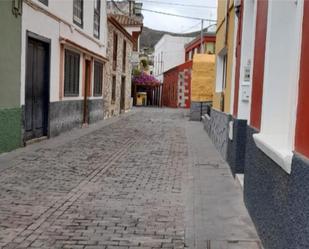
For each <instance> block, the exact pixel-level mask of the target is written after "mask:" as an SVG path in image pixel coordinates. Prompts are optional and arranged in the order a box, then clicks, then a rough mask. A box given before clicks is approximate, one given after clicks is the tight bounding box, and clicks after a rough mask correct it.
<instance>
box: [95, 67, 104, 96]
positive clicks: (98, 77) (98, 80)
mask: <svg viewBox="0 0 309 249" xmlns="http://www.w3.org/2000/svg"><path fill="white" fill-rule="evenodd" d="M93 71H94V76H93V82H94V83H93V95H94V96H102V83H103V64H102V63H100V62H98V61H95V62H94V69H93Z"/></svg>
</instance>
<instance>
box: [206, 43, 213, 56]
mask: <svg viewBox="0 0 309 249" xmlns="http://www.w3.org/2000/svg"><path fill="white" fill-rule="evenodd" d="M214 53H215V43H214V42H207V43H206V54H214Z"/></svg>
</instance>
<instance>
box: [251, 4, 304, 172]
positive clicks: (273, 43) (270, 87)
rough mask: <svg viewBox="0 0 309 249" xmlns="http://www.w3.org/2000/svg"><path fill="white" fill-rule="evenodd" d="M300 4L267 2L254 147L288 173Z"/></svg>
mask: <svg viewBox="0 0 309 249" xmlns="http://www.w3.org/2000/svg"><path fill="white" fill-rule="evenodd" d="M302 18H303V1H269V7H268V25H267V38H266V52H265V73H264V84H263V101H262V103H263V106H262V118H261V130H260V133H259V134H255V135H254V140H255V142H256V144H257V146H258V147H259V148H260V149H261V150H262V151H263V152H264V153H265V154H266V155H268V156H269V157H270V158H271V159H273V160H274V161H275V162H276V163H277V164H278V165H280V166H281V167H282V168H283V169H284V170H285V171H286V172H288V173H290V171H291V162H292V156H293V152H292V151H293V149H294V132H295V122H296V106H297V87H298V80H299V61H300V51H301V47H300V44H301V25H302Z"/></svg>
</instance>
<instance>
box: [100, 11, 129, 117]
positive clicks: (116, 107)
mask: <svg viewBox="0 0 309 249" xmlns="http://www.w3.org/2000/svg"><path fill="white" fill-rule="evenodd" d="M133 43H134V40H133V38H132V36H131V35H130V34H129V33H128V32H127V31H126V30H125V28H124V27H122V26H121V25H120V23H119V22H117V20H116V19H115V18H114V17H113V16H109V17H108V44H109V45H108V49H107V57H108V59H109V61H108V63H107V65H106V71H107V72H106V79H107V81H106V84H104V86H103V92H104V117H111V116H117V115H119V114H120V113H121V112H125V111H126V110H129V109H130V108H131V106H132V99H131V89H132V83H131V78H132V65H131V63H130V60H129V59H130V58H131V54H132V51H133Z"/></svg>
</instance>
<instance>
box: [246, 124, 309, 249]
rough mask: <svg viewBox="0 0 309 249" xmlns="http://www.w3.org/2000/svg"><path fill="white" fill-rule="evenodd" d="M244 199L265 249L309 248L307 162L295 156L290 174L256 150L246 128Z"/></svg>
mask: <svg viewBox="0 0 309 249" xmlns="http://www.w3.org/2000/svg"><path fill="white" fill-rule="evenodd" d="M247 131H248V132H247V144H246V157H245V163H246V164H245V182H244V198H245V203H246V206H247V208H248V210H249V213H250V215H251V217H252V219H253V222H254V223H255V226H256V228H257V230H258V233H259V235H260V238H261V240H262V242H263V245H264V248H265V249H308V248H309V225H308V224H309V204H308V203H309V160H308V158H304V157H302V156H300V155H297V154H295V155H294V157H293V161H292V171H291V174H290V175H289V174H287V173H286V172H285V171H284V170H283V169H282V168H280V166H278V165H277V164H276V163H275V162H274V161H272V160H271V159H270V158H269V157H267V156H266V154H264V153H263V152H262V151H261V150H259V149H258V148H257V147H256V145H255V143H254V140H253V138H252V135H253V134H254V133H256V132H257V131H256V130H255V129H253V128H252V127H250V126H248V128H247Z"/></svg>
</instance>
